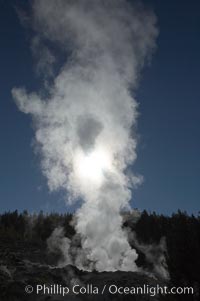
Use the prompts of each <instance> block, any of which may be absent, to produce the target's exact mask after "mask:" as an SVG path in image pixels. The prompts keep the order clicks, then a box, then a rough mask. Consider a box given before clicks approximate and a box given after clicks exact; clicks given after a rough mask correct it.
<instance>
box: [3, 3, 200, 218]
mask: <svg viewBox="0 0 200 301" xmlns="http://www.w3.org/2000/svg"><path fill="white" fill-rule="evenodd" d="M22 2H23V1H21V2H20V1H0V15H1V16H0V37H1V48H0V49H1V52H0V83H1V89H0V141H1V142H0V204H1V206H0V210H1V211H5V210H15V209H18V210H23V209H28V210H29V211H31V212H33V211H39V210H44V211H59V212H62V211H64V210H68V209H69V210H74V207H71V208H66V206H65V204H64V201H63V198H62V194H57V193H53V194H50V193H49V192H48V188H47V185H46V180H45V179H44V178H43V176H42V175H41V171H40V168H39V160H38V158H37V157H36V156H35V155H34V153H33V149H32V147H31V142H32V139H33V135H34V133H33V130H32V127H31V120H30V117H29V116H27V115H25V114H22V113H21V112H20V111H18V109H17V107H16V105H15V103H14V101H13V100H12V97H11V89H12V87H14V86H26V87H27V89H28V90H34V89H37V87H39V84H40V82H39V79H38V78H37V76H36V74H35V72H34V60H33V57H32V54H31V51H30V33H29V32H28V31H27V30H25V29H24V28H23V27H22V26H21V24H20V22H19V19H18V17H17V14H16V11H15V8H14V7H15V5H18V4H19V3H22ZM145 2H146V3H147V4H148V5H149V6H150V7H152V8H154V11H155V13H156V15H157V18H158V26H159V31H160V34H159V37H158V40H157V51H156V53H155V54H154V57H153V60H152V62H151V65H150V66H148V67H146V68H145V69H144V70H143V74H142V77H141V81H140V85H139V88H138V90H137V91H136V97H137V100H138V101H139V113H140V116H139V120H138V134H139V136H140V138H139V145H138V151H137V153H138V158H137V161H136V163H135V165H134V167H133V169H134V170H135V171H136V172H137V173H140V174H142V175H143V176H144V183H143V184H142V185H141V186H140V187H139V188H138V189H137V190H136V191H135V192H134V194H133V201H132V206H133V207H137V208H140V209H147V210H151V211H153V210H155V211H156V212H159V213H164V214H171V213H172V212H173V211H176V210H177V209H178V208H180V209H181V210H186V211H188V212H189V213H192V212H193V213H198V211H199V210H200V206H199V203H200V202H199V195H200V159H199V154H200V84H199V79H200V59H199V56H200V55H199V54H200V38H199V37H200V2H199V1H197V0H191V1H179V0H174V1H172V0H170V1H161V0H157V1H156V0H154V1H153V0H149V1H147V0H146V1H145Z"/></svg>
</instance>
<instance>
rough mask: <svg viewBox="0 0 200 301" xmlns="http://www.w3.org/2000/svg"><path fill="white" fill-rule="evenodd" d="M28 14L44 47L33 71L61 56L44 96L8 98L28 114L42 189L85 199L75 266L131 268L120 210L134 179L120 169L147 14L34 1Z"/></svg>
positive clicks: (19, 93) (74, 0) (126, 155)
mask: <svg viewBox="0 0 200 301" xmlns="http://www.w3.org/2000/svg"><path fill="white" fill-rule="evenodd" d="M32 12H33V15H32V23H33V27H34V30H35V32H36V36H35V37H34V41H37V45H41V47H42V45H43V46H44V45H45V46H44V49H45V51H47V50H48V51H47V52H48V56H45V55H44V53H45V52H44V51H38V55H39V54H41V57H39V62H40V63H39V66H40V73H41V69H42V68H43V70H44V71H45V72H47V70H51V75H52V68H53V66H51V64H55V62H56V59H57V61H59V60H58V57H57V56H56V54H57V53H58V52H57V50H58V48H59V49H60V52H59V53H62V56H63V54H64V57H65V60H64V62H63V59H62V67H61V68H60V70H59V73H58V74H57V75H55V77H54V79H53V83H52V81H50V82H49V83H51V84H49V85H45V89H46V90H45V93H44V91H43V92H42V93H37V94H36V93H27V92H26V90H25V89H19V88H14V89H13V90H12V94H13V97H14V99H15V101H16V103H17V106H18V108H19V109H20V110H21V111H22V112H24V113H29V114H31V115H32V117H33V121H34V125H35V141H36V145H37V147H38V148H39V150H40V154H41V167H42V172H43V174H44V175H45V176H46V178H47V181H48V186H49V189H50V190H51V191H55V190H59V189H64V190H65V191H66V199H67V200H69V201H70V202H72V201H74V200H76V199H77V198H81V199H82V200H83V204H82V206H81V208H80V209H79V210H78V211H77V213H76V225H75V228H76V231H77V233H78V234H80V236H81V240H82V251H80V252H79V255H77V258H76V264H77V265H79V267H80V268H86V266H85V264H83V261H80V258H81V256H82V257H83V256H85V257H86V262H87V268H88V266H89V268H90V269H97V270H98V271H103V270H111V271H114V270H125V271H128V270H136V268H137V267H136V264H135V260H136V258H137V254H136V252H135V250H133V249H131V247H130V245H129V243H128V239H127V235H126V233H125V232H124V231H123V230H122V228H121V224H122V217H121V215H120V211H121V210H122V209H123V208H127V207H128V206H129V201H130V199H131V188H133V187H134V186H135V185H137V184H139V183H140V181H141V178H140V177H137V176H135V175H131V174H130V173H129V174H126V169H127V167H128V165H130V164H132V163H133V162H134V160H135V159H136V151H135V150H136V144H137V141H136V134H135V126H136V118H137V103H136V101H135V99H134V98H133V92H131V89H132V90H134V89H135V88H136V86H137V80H138V74H139V71H140V69H141V67H142V66H143V65H144V63H145V60H147V59H149V57H150V55H151V53H152V50H153V49H154V47H155V38H156V36H157V29H156V27H155V16H154V14H153V13H151V12H148V11H145V10H144V9H143V8H142V7H141V5H138V4H137V5H136V4H134V5H130V4H129V3H128V2H127V1H125V0H105V1H104V0H37V1H33V6H32ZM53 44H54V46H56V47H52V45H53ZM34 45H35V43H34ZM48 46H50V47H48ZM37 49H38V47H34V51H36V50H37ZM52 49H53V51H52ZM55 49H56V50H55ZM53 52H54V53H53ZM34 55H35V53H34ZM48 58H49V60H48ZM48 64H49V66H48V68H46V66H47V65H48ZM46 78H47V74H46V73H45V79H46ZM67 249H68V248H67ZM66 251H67V250H66ZM80 253H81V254H80Z"/></svg>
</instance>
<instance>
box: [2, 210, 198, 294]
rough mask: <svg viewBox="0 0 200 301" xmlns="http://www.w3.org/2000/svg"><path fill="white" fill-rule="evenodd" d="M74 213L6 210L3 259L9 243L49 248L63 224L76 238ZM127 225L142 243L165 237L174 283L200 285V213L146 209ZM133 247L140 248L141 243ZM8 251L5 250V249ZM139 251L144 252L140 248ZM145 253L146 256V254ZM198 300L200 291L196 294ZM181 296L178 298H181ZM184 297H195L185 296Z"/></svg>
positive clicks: (141, 258)
mask: <svg viewBox="0 0 200 301" xmlns="http://www.w3.org/2000/svg"><path fill="white" fill-rule="evenodd" d="M72 221H73V214H71V213H66V214H57V213H50V214H44V213H43V212H40V213H39V214H29V213H28V212H27V211H24V212H23V213H18V211H17V210H16V211H14V212H6V213H3V214H1V215H0V241H1V247H0V251H1V260H3V256H4V255H2V254H3V249H5V246H6V243H7V242H12V244H13V245H15V246H20V245H23V244H24V245H28V246H34V248H35V249H38V250H42V249H45V248H46V240H47V239H48V238H49V237H50V236H51V234H52V232H53V230H54V229H55V228H56V227H58V226H61V227H63V228H64V232H65V236H66V237H68V238H72V237H73V236H74V234H75V230H74V227H73V222H72ZM123 227H124V228H129V229H130V231H131V232H134V233H135V234H136V236H137V241H138V242H139V243H140V244H145V245H148V244H149V245H150V244H155V245H156V244H159V242H160V240H161V239H162V238H163V237H164V238H165V242H166V253H165V257H166V263H167V268H168V272H169V276H170V284H171V285H174V286H177V287H178V286H193V287H194V288H196V290H198V289H199V287H200V216H194V215H188V214H187V213H186V212H182V211H178V212H177V213H174V214H172V215H171V216H165V215H162V214H156V213H155V212H153V213H149V212H147V211H143V212H141V214H140V217H139V218H138V219H136V220H135V219H134V217H133V218H132V215H131V213H130V214H129V218H124V223H123ZM132 244H133V246H134V247H135V248H136V249H137V245H134V241H133V243H132ZM4 251H5V250H4ZM139 253H141V252H140V251H139ZM139 255H140V256H139V258H138V263H137V264H138V265H139V266H144V265H145V258H144V257H145V256H144V254H139ZM142 255H143V256H142ZM196 296H197V297H196V298H197V299H196V300H198V294H197V295H196ZM178 297H179V296H177V300H183V297H180V299H179V298H178ZM184 300H195V298H194V297H193V296H184Z"/></svg>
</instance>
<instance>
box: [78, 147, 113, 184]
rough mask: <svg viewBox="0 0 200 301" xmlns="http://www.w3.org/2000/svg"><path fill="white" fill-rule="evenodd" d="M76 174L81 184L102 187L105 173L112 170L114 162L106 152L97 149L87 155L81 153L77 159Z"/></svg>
mask: <svg viewBox="0 0 200 301" xmlns="http://www.w3.org/2000/svg"><path fill="white" fill-rule="evenodd" d="M74 166H75V172H76V175H77V177H78V179H79V180H80V181H81V182H83V183H84V182H85V181H86V182H87V183H90V184H92V185H97V186H99V185H101V184H102V182H103V180H104V177H105V172H106V171H110V170H111V169H112V160H111V156H110V154H109V152H107V151H106V150H101V149H95V150H93V151H91V152H89V153H87V154H85V153H84V152H79V153H78V154H77V155H76V159H75V165H74Z"/></svg>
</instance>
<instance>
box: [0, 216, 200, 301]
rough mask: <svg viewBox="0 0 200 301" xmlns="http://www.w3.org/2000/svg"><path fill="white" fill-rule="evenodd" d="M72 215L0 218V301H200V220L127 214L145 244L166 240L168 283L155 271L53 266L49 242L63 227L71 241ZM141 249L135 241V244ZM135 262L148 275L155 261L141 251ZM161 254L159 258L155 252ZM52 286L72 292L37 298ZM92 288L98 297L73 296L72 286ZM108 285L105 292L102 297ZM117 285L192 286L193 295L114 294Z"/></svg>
mask: <svg viewBox="0 0 200 301" xmlns="http://www.w3.org/2000/svg"><path fill="white" fill-rule="evenodd" d="M71 219H72V216H71V215H63V216H59V215H57V214H52V215H48V216H45V215H43V214H42V213H41V214H40V215H39V216H37V217H35V218H34V221H33V218H31V223H30V216H28V214H27V213H26V212H24V213H23V214H18V213H17V212H14V213H6V214H4V215H1V216H0V301H25V300H26V301H37V300H39V301H40V300H41V301H43V300H50V301H51V300H52V301H53V300H72V301H73V300H116V301H117V300H133V301H134V300H136V301H138V300H140V301H143V300H155V301H156V300H169V301H174V300H183V301H190V300H191V301H198V300H200V297H199V284H200V273H199V271H200V256H199V254H200V235H199V234H200V219H199V217H194V216H187V214H185V213H181V212H178V213H177V214H174V215H173V216H172V217H164V216H157V215H155V214H147V212H143V213H142V216H141V217H140V219H139V220H135V218H134V216H132V215H127V216H126V218H125V222H124V227H128V228H129V229H130V231H132V232H134V233H136V234H137V239H138V241H139V242H140V243H141V244H146V245H153V246H154V245H155V246H156V244H159V241H160V239H161V238H162V237H163V236H164V237H165V240H166V248H167V250H166V254H165V257H166V261H167V265H168V271H169V274H170V279H169V280H163V279H161V278H159V277H158V275H153V273H149V274H147V273H144V272H140V273H133V272H119V271H118V272H103V273H98V272H82V271H80V270H78V269H76V268H75V267H73V266H66V267H64V268H58V267H56V266H55V263H56V262H57V259H58V257H59V254H50V253H49V252H48V250H47V244H46V239H47V238H48V237H49V236H50V235H51V233H52V230H53V229H54V228H55V227H56V226H58V225H61V226H63V227H64V229H65V232H66V236H68V237H69V238H71V237H73V235H74V230H73V227H72V226H71V224H70V221H71ZM131 244H132V246H133V247H135V248H136V249H137V246H136V245H134V242H132V243H131ZM137 251H138V253H139V258H138V262H137V264H138V265H139V266H140V267H141V269H142V270H143V271H144V270H145V271H148V270H149V271H150V270H151V268H152V269H153V267H152V263H150V262H148V260H147V259H148V258H146V257H147V255H145V254H144V252H143V249H140V250H139V249H138V250H137ZM154 255H155V256H157V254H156V253H155V254H154ZM37 284H42V285H43V284H45V285H46V286H49V287H51V285H53V284H58V285H62V286H64V287H65V286H67V287H69V289H70V292H69V294H67V295H66V296H64V297H63V296H61V295H53V294H48V295H47V294H46V295H45V294H42V293H40V294H39V295H37V294H36V285H37ZM75 284H78V285H80V287H82V286H86V285H87V284H92V285H93V289H94V288H95V287H97V288H98V289H99V294H98V295H95V294H91V293H89V294H87V293H86V294H79V295H75V294H74V293H71V290H72V287H73V286H74V285H75ZM105 284H106V289H105V291H104V294H103V295H102V294H101V291H102V289H103V286H104V285H105ZM113 284H114V285H117V286H118V287H137V286H143V285H144V284H145V285H148V286H149V287H150V286H157V285H160V286H164V285H167V286H168V287H169V288H170V287H172V286H176V287H178V286H181V287H183V286H191V287H193V288H194V294H193V295H191V294H190V295H175V296H172V295H156V296H150V295H149V294H146V295H145V294H143V295H140V294H138V295H133V294H119V293H116V294H113V295H112V294H110V293H109V292H108V288H109V286H110V285H113ZM27 285H32V286H33V292H32V293H31V294H28V293H26V292H25V287H26V286H27Z"/></svg>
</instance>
